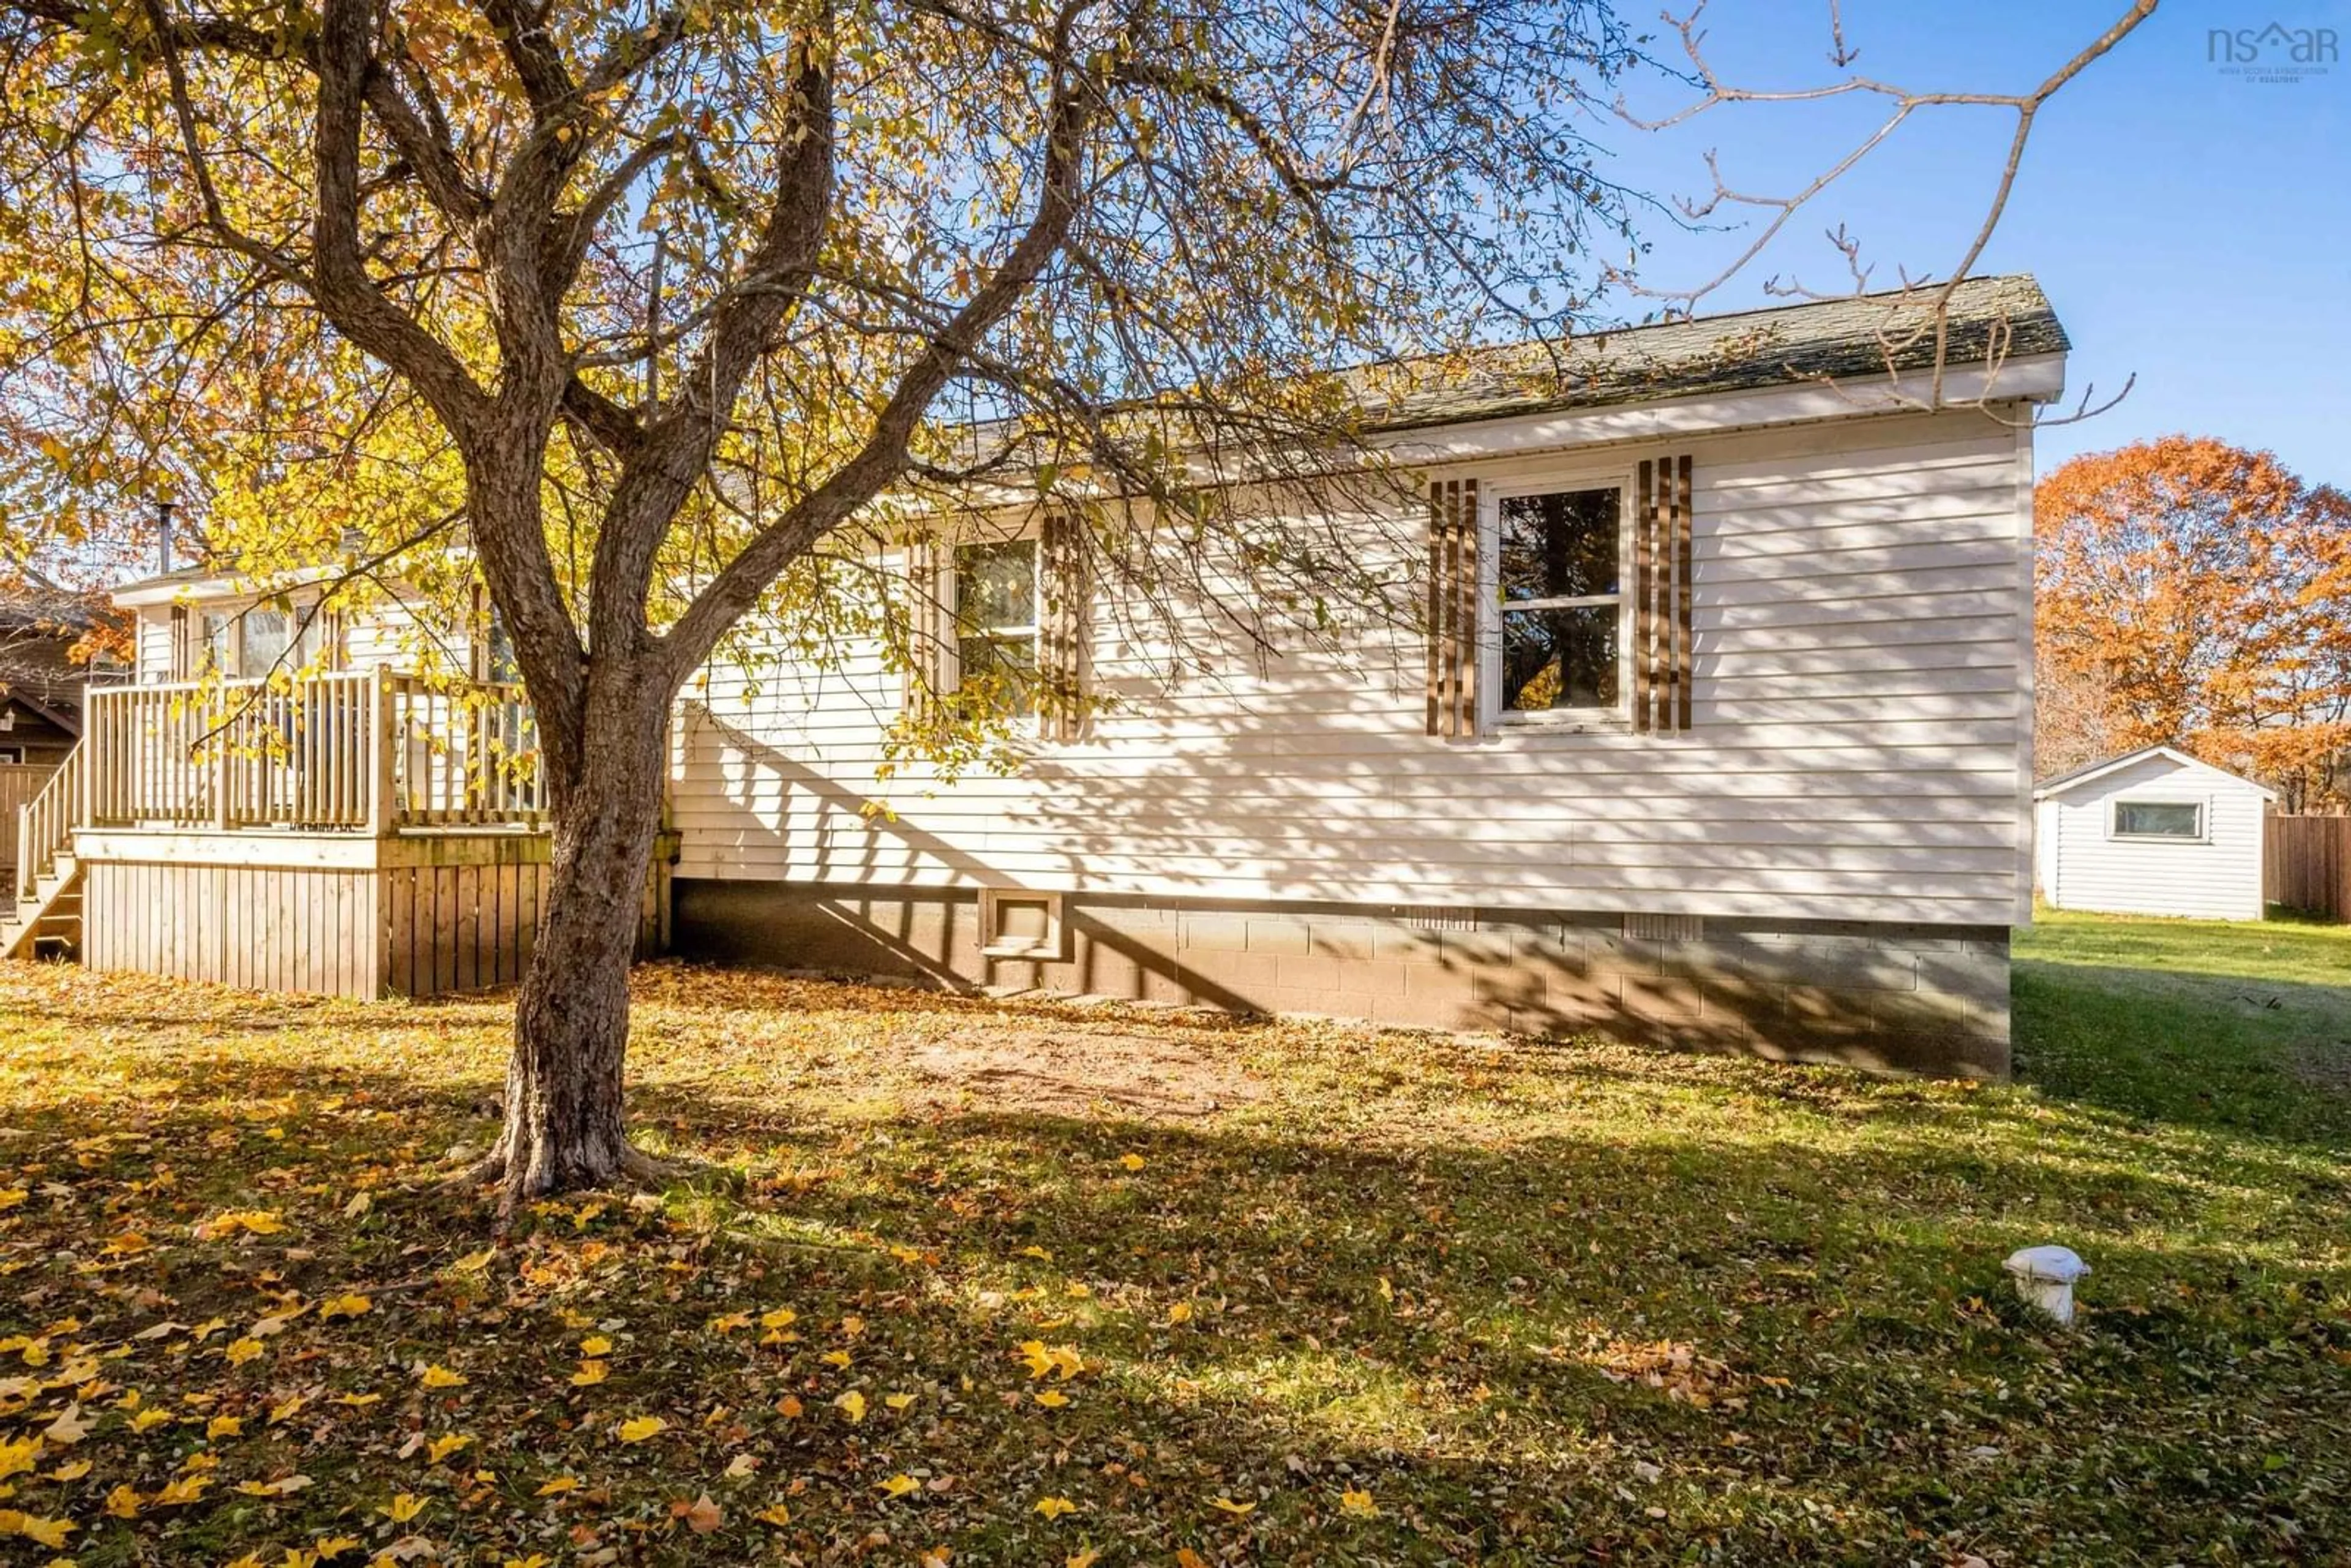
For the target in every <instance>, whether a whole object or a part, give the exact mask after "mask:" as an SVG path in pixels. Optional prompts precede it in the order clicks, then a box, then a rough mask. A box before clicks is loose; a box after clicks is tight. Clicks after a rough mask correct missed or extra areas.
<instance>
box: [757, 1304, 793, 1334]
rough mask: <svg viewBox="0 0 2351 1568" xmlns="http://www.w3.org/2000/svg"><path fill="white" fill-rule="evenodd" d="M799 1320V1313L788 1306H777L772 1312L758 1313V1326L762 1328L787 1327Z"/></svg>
mask: <svg viewBox="0 0 2351 1568" xmlns="http://www.w3.org/2000/svg"><path fill="white" fill-rule="evenodd" d="M799 1321H800V1315H799V1313H798V1312H794V1311H792V1310H791V1308H789V1307H778V1308H777V1309H776V1310H775V1311H774V1312H761V1313H760V1314H759V1326H760V1327H761V1328H763V1329H787V1328H789V1327H791V1326H792V1325H793V1324H794V1323H796V1322H799Z"/></svg>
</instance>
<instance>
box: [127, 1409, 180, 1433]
mask: <svg viewBox="0 0 2351 1568" xmlns="http://www.w3.org/2000/svg"><path fill="white" fill-rule="evenodd" d="M171 1418H172V1413H171V1412H170V1411H169V1410H157V1409H152V1408H150V1409H146V1410H141V1411H140V1412H139V1414H137V1415H136V1416H132V1417H131V1430H132V1431H133V1432H144V1431H147V1430H149V1429H150V1428H152V1427H160V1426H162V1424H163V1423H164V1422H166V1421H169V1420H170V1419H171Z"/></svg>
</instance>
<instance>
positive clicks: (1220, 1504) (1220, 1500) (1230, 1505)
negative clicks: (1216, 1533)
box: [1208, 1497, 1257, 1519]
mask: <svg viewBox="0 0 2351 1568" xmlns="http://www.w3.org/2000/svg"><path fill="white" fill-rule="evenodd" d="M1208 1506H1209V1507H1210V1508H1217V1509H1222V1510H1224V1511H1225V1512H1227V1513H1229V1514H1231V1515H1232V1516H1233V1517H1234V1518H1236V1519H1244V1518H1247V1517H1248V1516H1249V1515H1250V1514H1252V1513H1255V1512H1256V1511H1257V1504H1255V1503H1253V1502H1235V1501H1234V1500H1232V1499H1230V1498H1228V1497H1212V1498H1210V1499H1209V1500H1208Z"/></svg>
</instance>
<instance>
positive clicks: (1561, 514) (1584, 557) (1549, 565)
mask: <svg viewBox="0 0 2351 1568" xmlns="http://www.w3.org/2000/svg"><path fill="white" fill-rule="evenodd" d="M1490 494H1491V496H1492V500H1491V502H1490V504H1489V513H1488V517H1486V518H1485V519H1484V520H1483V521H1484V527H1485V528H1486V530H1487V538H1486V541H1485V542H1486V544H1487V545H1488V548H1487V549H1483V550H1481V551H1480V552H1479V553H1480V555H1481V556H1482V557H1483V558H1484V559H1486V560H1489V561H1490V562H1492V566H1491V567H1490V569H1489V582H1488V583H1487V584H1486V585H1485V587H1486V591H1485V592H1484V593H1483V594H1481V596H1480V597H1481V598H1482V599H1483V600H1484V601H1485V603H1486V605H1487V606H1488V608H1489V612H1490V613H1491V615H1492V616H1493V623H1492V624H1491V626H1490V627H1489V628H1486V629H1484V633H1483V637H1482V642H1483V643H1484V657H1483V659H1482V660H1481V664H1482V666H1483V674H1484V675H1485V677H1486V678H1485V680H1484V681H1483V682H1482V683H1481V684H1482V685H1484V687H1485V689H1486V690H1487V691H1488V692H1489V693H1490V694H1491V701H1490V707H1489V712H1490V713H1491V715H1492V716H1493V717H1494V718H1496V719H1498V720H1499V721H1500V722H1502V723H1505V724H1508V723H1526V722H1543V721H1556V720H1567V721H1571V722H1572V721H1573V720H1576V719H1579V718H1582V719H1605V718H1610V717H1614V716H1617V715H1619V714H1621V713H1622V712H1623V710H1624V706H1625V678H1624V675H1625V637H1626V625H1627V619H1628V616H1627V608H1626V605H1627V595H1626V593H1625V575H1626V574H1625V538H1626V527H1625V517H1626V513H1627V511H1628V510H1629V508H1628V507H1626V505H1625V486H1624V485H1623V484H1622V483H1621V482H1618V481H1613V480H1612V481H1608V482H1604V483H1592V484H1563V485H1558V486H1516V487H1501V486H1496V487H1494V488H1493V489H1492V491H1491V492H1490Z"/></svg>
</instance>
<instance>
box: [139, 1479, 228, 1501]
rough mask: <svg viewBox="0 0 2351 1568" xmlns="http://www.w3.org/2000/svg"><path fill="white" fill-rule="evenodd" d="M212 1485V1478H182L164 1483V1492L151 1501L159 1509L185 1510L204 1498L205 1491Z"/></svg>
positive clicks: (160, 1492)
mask: <svg viewBox="0 0 2351 1568" xmlns="http://www.w3.org/2000/svg"><path fill="white" fill-rule="evenodd" d="M212 1484H213V1480H212V1478H211V1477H210V1476H182V1477H181V1478H180V1479H177V1480H172V1481H166V1482H164V1483H163V1490H161V1491H159V1492H157V1493H156V1494H155V1495H154V1497H153V1498H152V1499H151V1501H152V1502H153V1503H154V1504H155V1506H156V1507H158V1508H185V1507H186V1506H187V1505H188V1504H190V1503H192V1502H194V1501H196V1500H198V1499H200V1498H202V1497H203V1496H204V1489H205V1488H207V1487H209V1486H211V1485H212Z"/></svg>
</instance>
